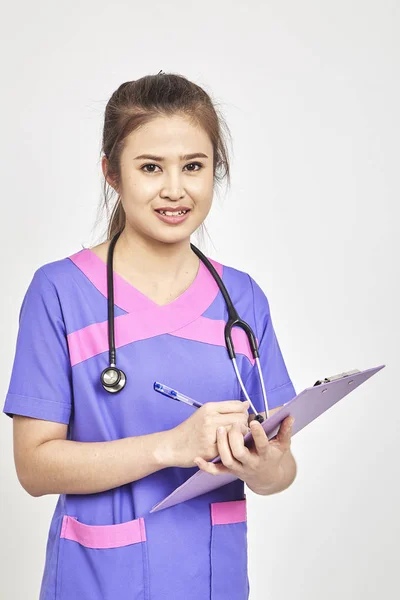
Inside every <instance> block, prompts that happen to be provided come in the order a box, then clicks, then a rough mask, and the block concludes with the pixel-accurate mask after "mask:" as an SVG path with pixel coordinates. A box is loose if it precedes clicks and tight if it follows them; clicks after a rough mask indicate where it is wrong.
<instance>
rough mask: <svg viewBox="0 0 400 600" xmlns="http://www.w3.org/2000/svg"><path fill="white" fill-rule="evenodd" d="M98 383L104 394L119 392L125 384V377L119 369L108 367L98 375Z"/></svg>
mask: <svg viewBox="0 0 400 600" xmlns="http://www.w3.org/2000/svg"><path fill="white" fill-rule="evenodd" d="M100 381H101V385H102V386H103V388H104V389H105V390H106V392H111V393H115V392H119V391H121V390H122V389H123V388H124V387H125V384H126V375H125V373H124V372H123V371H121V369H117V367H114V366H110V367H106V368H105V369H104V371H102V373H101V375H100Z"/></svg>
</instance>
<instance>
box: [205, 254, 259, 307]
mask: <svg viewBox="0 0 400 600" xmlns="http://www.w3.org/2000/svg"><path fill="white" fill-rule="evenodd" d="M213 262H214V265H215V264H218V265H219V267H220V269H219V270H220V272H221V271H222V281H223V283H224V284H225V286H226V288H227V290H228V293H229V295H230V296H231V299H232V302H233V303H234V304H235V305H236V304H237V303H238V304H239V306H240V305H241V306H242V307H243V308H244V309H245V310H246V311H247V310H253V311H256V312H259V311H261V312H265V313H269V302H268V298H267V294H266V292H265V291H264V290H263V288H262V287H261V285H260V284H259V283H258V282H257V281H256V280H255V278H254V277H253V276H252V275H251V274H250V273H248V272H247V271H244V270H241V269H237V268H235V267H233V266H231V265H226V264H223V263H218V262H217V261H213Z"/></svg>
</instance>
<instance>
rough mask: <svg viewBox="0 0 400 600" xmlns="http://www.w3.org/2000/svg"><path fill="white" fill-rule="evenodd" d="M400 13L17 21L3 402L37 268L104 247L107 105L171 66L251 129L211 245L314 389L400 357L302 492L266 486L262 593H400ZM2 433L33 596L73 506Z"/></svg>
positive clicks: (14, 568) (359, 8)
mask: <svg viewBox="0 0 400 600" xmlns="http://www.w3.org/2000/svg"><path fill="white" fill-rule="evenodd" d="M399 12H400V10H399V4H398V2H396V0H391V1H389V0H380V1H378V0H374V1H372V0H369V1H365V0H363V1H362V0H336V1H335V2H332V1H331V2H328V1H322V2H321V1H320V0H303V1H302V2H298V1H296V0H283V1H282V0H280V1H279V2H278V1H276V0H274V1H266V2H261V1H260V2H256V1H254V0H253V1H251V0H250V1H248V2H247V3H243V2H241V3H239V2H237V3H233V2H232V1H229V2H228V1H227V0H223V1H214V2H210V1H209V0H203V1H202V2H193V1H186V2H179V1H176V0H175V1H171V2H157V1H153V2H151V3H143V2H120V1H114V2H103V1H101V0H96V2H94V1H93V0H90V1H86V2H85V1H84V2H77V1H76V0H72V1H69V2H64V3H61V2H49V1H48V0H46V1H44V2H43V1H42V2H39V3H37V2H34V3H31V2H27V1H26V0H25V1H24V2H19V3H13V4H8V6H7V8H6V9H5V12H4V11H3V15H2V23H3V24H2V35H1V38H0V39H1V41H0V47H1V59H0V60H1V71H2V94H1V105H2V106H1V134H2V135H1V137H2V143H1V147H0V152H1V167H2V173H3V176H2V190H3V191H2V200H1V215H2V236H1V263H0V267H1V282H2V284H1V289H2V294H1V315H2V319H1V320H2V326H1V333H2V343H1V364H2V365H3V377H2V382H1V394H2V397H3V402H4V398H5V395H6V392H7V389H8V383H9V378H10V375H11V368H12V363H13V358H14V350H15V342H16V336H17V331H18V314H19V310H20V306H21V302H22V299H23V295H24V293H25V291H26V289H27V287H28V285H29V283H30V281H31V279H32V276H33V273H34V271H35V270H36V269H37V268H38V267H40V266H41V265H43V264H45V263H48V262H51V261H54V260H59V259H62V258H65V257H66V256H69V255H71V254H73V253H75V252H77V251H78V250H80V249H81V248H82V246H83V245H85V246H93V245H95V244H96V243H99V242H100V241H103V238H101V232H102V228H103V227H104V225H105V222H103V223H101V224H99V227H97V228H95V229H94V228H93V227H94V224H95V220H96V217H97V207H98V204H99V200H100V193H101V183H102V173H101V168H100V161H99V151H100V142H101V132H102V124H103V121H102V120H103V114H104V108H105V105H106V102H107V101H108V99H109V97H110V96H111V94H112V93H113V92H114V90H115V89H116V88H117V87H118V86H119V85H120V84H121V83H123V82H124V81H128V80H132V79H137V78H139V77H142V76H143V75H146V74H155V73H158V71H160V69H162V70H163V71H165V72H175V73H179V74H182V75H185V76H186V77H188V78H189V79H191V80H193V81H194V82H196V83H198V84H199V85H201V86H203V87H204V88H205V89H206V91H207V92H208V93H209V94H211V96H212V98H213V99H214V101H216V102H217V103H218V104H219V106H220V109H221V110H222V112H223V114H224V116H225V118H226V120H227V122H228V125H229V127H230V129H231V132H232V137H233V146H232V153H231V157H232V188H231V190H230V191H229V192H228V193H224V192H222V193H221V194H220V195H219V197H216V198H215V200H214V205H213V209H212V211H211V214H210V216H209V218H208V219H207V222H206V224H207V228H208V231H209V233H210V236H211V238H212V241H213V244H211V243H207V245H206V246H205V247H204V246H203V249H205V250H206V251H207V253H208V255H209V256H211V257H213V258H215V259H216V260H219V261H220V262H222V263H224V264H226V265H230V266H233V267H235V268H238V269H241V270H244V271H246V272H248V273H250V274H251V275H252V276H253V277H254V278H255V279H256V280H257V281H258V283H259V284H260V285H261V287H262V288H263V289H264V291H265V293H266V294H267V296H268V298H269V301H270V307H271V314H272V318H273V320H274V324H275V329H276V332H277V336H278V339H279V342H280V345H281V349H282V352H283V355H284V358H285V361H286V364H287V367H288V370H289V374H290V376H291V378H292V380H293V383H294V385H295V387H296V390H297V392H300V391H301V390H302V389H304V388H305V387H308V386H310V385H313V384H314V382H315V381H316V380H317V379H319V378H321V377H326V376H329V375H333V374H335V373H339V372H343V371H347V370H350V369H354V368H358V369H367V368H370V367H374V366H377V365H380V364H386V365H387V366H386V368H385V369H383V370H382V371H381V372H380V373H378V374H377V375H376V376H375V377H373V378H372V379H371V380H369V381H368V382H366V383H364V384H363V385H362V386H361V387H360V388H358V389H357V390H355V391H354V392H353V393H352V394H350V395H349V396H347V397H346V398H345V399H344V400H343V401H342V402H340V403H339V404H338V405H336V406H334V407H333V408H331V409H330V410H329V411H328V412H327V413H325V414H324V415H322V416H321V417H320V418H319V419H317V420H316V421H314V422H313V423H312V424H311V425H310V426H309V427H307V428H306V429H304V430H302V431H301V432H300V433H299V434H297V435H295V436H294V437H293V440H292V451H293V454H294V456H295V458H296V461H297V465H298V473H297V478H296V480H295V482H294V483H293V485H292V486H291V487H290V488H289V489H287V490H286V491H284V492H282V493H280V494H276V495H274V496H266V497H264V496H257V495H255V494H253V493H252V492H251V491H250V490H247V497H248V527H249V533H248V538H249V571H250V584H251V600H263V599H268V598H296V599H297V600H320V599H321V598H323V599H324V600H337V598H340V599H341V600H359V599H360V600H361V599H362V600H375V598H376V597H384V598H386V599H394V598H397V597H398V595H397V592H396V589H397V586H398V583H397V574H398V565H399V541H398V539H399V535H400V526H399V512H398V507H399V506H400V494H399V452H398V444H399V443H398V439H399V429H400V427H399V426H400V410H399V388H398V375H399V369H398V359H399V349H398V339H399V333H400V327H399V325H400V320H399V306H400V292H399V257H400V244H399V231H398V230H399V207H398V204H399V196H400V195H399V191H400V186H399V176H398V172H399V167H398V164H399V134H400V127H399V124H400V119H399V106H400V86H399V66H400V60H399V58H400V52H399V49H400V48H399V33H400V27H399V26H400V15H399ZM0 440H1V442H0V443H1V482H2V487H1V496H0V501H1V507H0V520H1V538H2V544H1V550H0V552H1V555H0V565H1V584H0V585H1V592H0V594H1V595H2V597H4V598H7V600H20V599H21V598H24V599H26V600H31V599H33V600H34V599H36V598H38V595H39V586H40V581H41V577H42V570H43V566H44V556H45V546H46V540H47V533H48V527H49V524H50V519H51V516H52V513H53V509H54V507H55V504H56V499H57V497H56V496H54V495H53V496H44V497H40V498H33V497H31V496H29V494H27V493H26V492H25V491H24V490H23V488H22V487H21V485H20V484H19V482H18V479H17V477H16V473H15V467H14V462H13V449H12V421H11V419H9V417H7V416H5V415H4V414H2V415H1V417H0Z"/></svg>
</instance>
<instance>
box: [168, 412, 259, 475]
mask: <svg viewBox="0 0 400 600" xmlns="http://www.w3.org/2000/svg"><path fill="white" fill-rule="evenodd" d="M248 408H249V402H248V400H246V401H245V402H242V401H241V400H224V401H223V402H206V403H205V404H203V406H201V407H200V408H198V409H196V410H195V412H194V413H193V414H192V415H191V416H190V417H189V418H188V419H186V420H185V421H183V422H182V423H180V424H179V425H177V426H176V427H174V428H173V429H171V430H169V434H170V438H169V441H170V444H171V450H172V456H173V457H174V459H173V465H174V466H176V467H194V466H196V465H195V463H194V462H193V460H194V459H195V458H196V456H201V457H202V458H204V460H207V461H208V460H212V459H213V458H215V457H216V456H218V454H219V452H218V446H217V428H218V427H221V426H223V427H225V428H226V430H227V431H229V430H230V429H231V428H232V425H233V424H234V423H239V424H240V425H241V427H242V433H243V435H245V434H246V433H247V432H248V431H249V428H248V419H249V413H248Z"/></svg>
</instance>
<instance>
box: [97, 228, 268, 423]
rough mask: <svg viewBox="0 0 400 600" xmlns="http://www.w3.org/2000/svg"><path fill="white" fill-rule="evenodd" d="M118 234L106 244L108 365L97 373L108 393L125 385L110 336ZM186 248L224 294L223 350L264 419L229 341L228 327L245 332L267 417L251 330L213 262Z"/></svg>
mask: <svg viewBox="0 0 400 600" xmlns="http://www.w3.org/2000/svg"><path fill="white" fill-rule="evenodd" d="M121 233H122V232H121V231H119V232H118V233H116V234H115V236H114V237H113V238H112V240H111V242H110V245H109V247H108V254H107V306H108V347H109V363H110V364H109V366H108V367H106V368H105V369H104V370H103V371H102V373H101V376H100V381H101V384H102V386H103V388H104V389H105V390H106V391H107V392H111V393H116V392H120V391H121V390H122V389H123V388H124V387H125V384H126V375H125V373H124V372H123V371H122V370H121V369H118V367H117V366H116V351H115V339H114V277H113V255H114V247H115V244H116V242H117V240H118V238H119V236H120V235H121ZM190 247H191V249H192V250H193V252H194V253H195V254H197V256H198V257H199V258H200V260H201V261H202V262H203V263H204V265H205V266H206V267H207V269H208V270H209V272H210V273H211V275H212V276H213V278H214V280H215V281H216V283H217V284H218V287H219V289H220V290H221V293H222V295H223V297H224V300H225V303H226V306H227V309H228V314H229V320H228V321H227V323H226V325H225V330H224V336H225V345H226V349H227V350H228V354H229V357H230V359H231V360H232V364H233V368H234V369H235V373H236V377H237V379H238V381H239V384H240V387H241V389H242V391H243V394H244V396H245V398H246V400H248V401H249V403H250V406H251V408H252V409H253V411H254V413H255V414H256V417H255V419H256V420H257V421H259V422H260V423H262V422H263V421H264V418H263V417H262V415H260V414H257V410H256V409H255V407H254V405H253V403H252V401H251V399H250V398H249V395H248V393H247V391H246V388H245V386H244V383H243V381H242V378H241V376H240V373H239V369H238V366H237V363H236V353H235V348H234V345H233V341H232V328H233V327H240V328H241V329H243V330H244V332H245V333H246V336H247V339H248V341H249V344H250V348H251V352H252V354H253V358H254V359H255V362H256V365H257V370H258V375H259V378H260V383H261V389H262V395H263V399H264V405H265V412H266V415H267V417H268V405H267V395H266V391H265V384H264V378H263V375H262V372H261V366H260V360H259V356H260V355H259V352H258V345H257V340H256V336H255V335H254V333H253V330H252V328H251V327H250V325H249V324H248V323H246V322H245V321H243V320H242V319H241V318H240V317H239V315H238V313H237V311H236V309H235V307H234V306H233V303H232V300H231V298H230V296H229V294H228V290H227V289H226V287H225V285H224V283H223V281H222V279H221V277H220V276H219V274H218V273H217V271H216V269H215V268H214V265H213V264H212V263H211V262H210V261H209V260H208V258H207V257H206V256H204V254H203V253H202V252H201V251H200V250H199V249H198V248H196V246H194V245H193V244H190Z"/></svg>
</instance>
